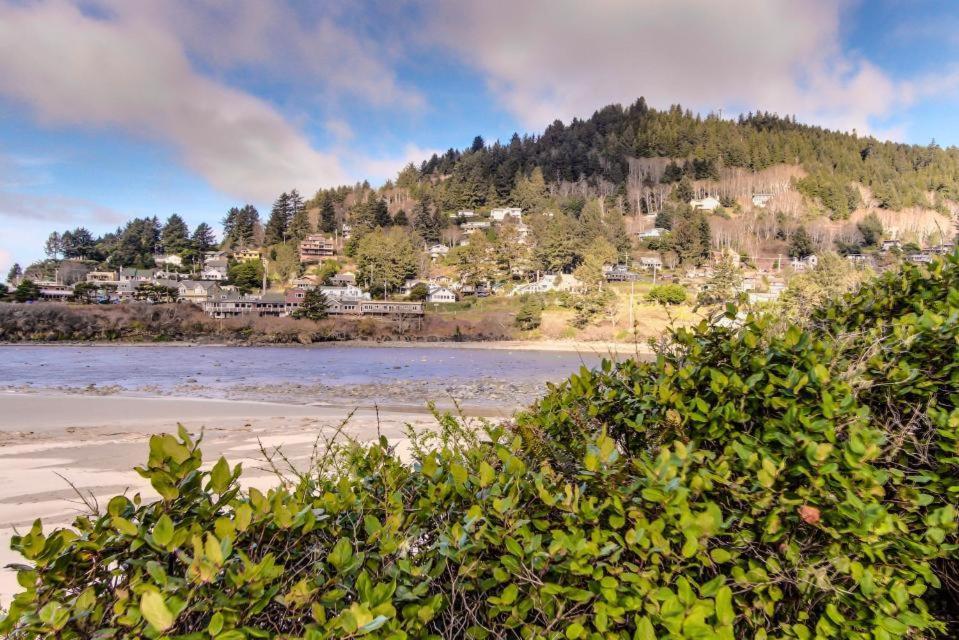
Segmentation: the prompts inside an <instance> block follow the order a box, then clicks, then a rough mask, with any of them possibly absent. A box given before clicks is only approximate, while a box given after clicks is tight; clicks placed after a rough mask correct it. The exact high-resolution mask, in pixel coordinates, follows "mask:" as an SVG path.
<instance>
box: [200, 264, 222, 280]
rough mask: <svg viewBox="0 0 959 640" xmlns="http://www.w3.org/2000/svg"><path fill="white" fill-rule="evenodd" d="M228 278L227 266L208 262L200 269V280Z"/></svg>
mask: <svg viewBox="0 0 959 640" xmlns="http://www.w3.org/2000/svg"><path fill="white" fill-rule="evenodd" d="M228 278H229V275H227V268H226V266H223V267H220V266H213V265H210V264H208V265H206V266H205V267H203V270H202V271H200V280H213V281H222V280H226V279H228Z"/></svg>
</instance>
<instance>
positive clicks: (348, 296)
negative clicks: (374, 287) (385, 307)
mask: <svg viewBox="0 0 959 640" xmlns="http://www.w3.org/2000/svg"><path fill="white" fill-rule="evenodd" d="M319 289H320V291H322V292H323V295H325V296H326V297H327V298H337V299H339V300H369V299H370V294H368V293H366V292H364V291H363V290H362V289H360V288H359V287H358V286H356V285H355V284H348V285H344V286H342V287H319Z"/></svg>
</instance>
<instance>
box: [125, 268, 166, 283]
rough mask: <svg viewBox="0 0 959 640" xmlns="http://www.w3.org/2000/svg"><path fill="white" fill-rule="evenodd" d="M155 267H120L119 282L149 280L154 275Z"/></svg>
mask: <svg viewBox="0 0 959 640" xmlns="http://www.w3.org/2000/svg"><path fill="white" fill-rule="evenodd" d="M156 272H157V269H134V268H126V269H120V282H149V281H150V280H153V278H154V277H155V276H156Z"/></svg>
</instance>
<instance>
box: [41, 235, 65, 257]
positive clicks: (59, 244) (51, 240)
mask: <svg viewBox="0 0 959 640" xmlns="http://www.w3.org/2000/svg"><path fill="white" fill-rule="evenodd" d="M43 252H44V253H46V254H47V257H48V258H53V259H54V260H56V259H57V258H58V257H60V254H61V253H63V240H62V239H61V238H60V233H59V232H57V231H54V232H53V233H51V234H50V235H49V236H48V237H47V242H46V244H45V245H44V246H43Z"/></svg>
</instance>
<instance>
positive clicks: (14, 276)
mask: <svg viewBox="0 0 959 640" xmlns="http://www.w3.org/2000/svg"><path fill="white" fill-rule="evenodd" d="M22 276H23V269H21V268H20V263H19V262H14V263H13V266H12V267H10V271H8V272H7V282H9V283H10V284H16V283H17V281H19V280H20V278H21V277H22Z"/></svg>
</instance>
